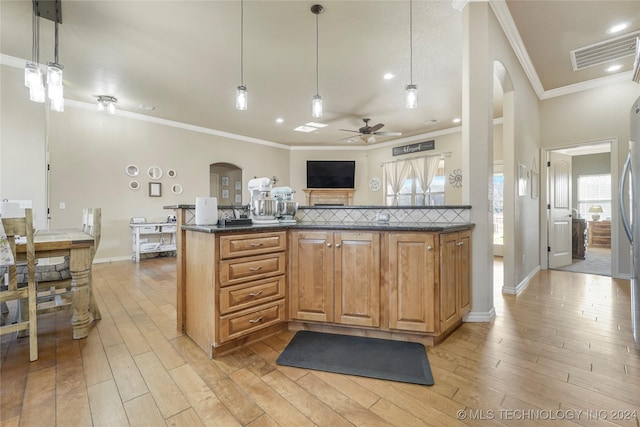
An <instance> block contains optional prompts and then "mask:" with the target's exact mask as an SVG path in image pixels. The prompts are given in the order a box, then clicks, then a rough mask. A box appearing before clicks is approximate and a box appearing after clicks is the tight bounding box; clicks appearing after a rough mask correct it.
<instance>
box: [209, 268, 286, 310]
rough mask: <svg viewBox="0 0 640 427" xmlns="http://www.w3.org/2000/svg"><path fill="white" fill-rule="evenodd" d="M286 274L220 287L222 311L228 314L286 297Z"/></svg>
mask: <svg viewBox="0 0 640 427" xmlns="http://www.w3.org/2000/svg"><path fill="white" fill-rule="evenodd" d="M284 292H285V280H284V276H277V277H273V278H269V279H262V280H256V281H253V282H249V283H244V284H242V285H234V286H227V287H224V288H222V289H220V313H221V314H228V313H231V312H232V311H237V310H241V309H245V308H249V307H253V306H256V305H258V304H264V303H267V302H270V301H273V300H276V299H280V298H284Z"/></svg>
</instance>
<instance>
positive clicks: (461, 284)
mask: <svg viewBox="0 0 640 427" xmlns="http://www.w3.org/2000/svg"><path fill="white" fill-rule="evenodd" d="M457 234H458V243H457V245H456V246H457V248H458V253H457V257H458V259H457V264H458V265H457V267H456V273H457V280H456V281H457V283H458V311H459V316H460V318H462V316H464V315H465V314H467V313H468V312H469V310H471V231H460V232H458V233H457Z"/></svg>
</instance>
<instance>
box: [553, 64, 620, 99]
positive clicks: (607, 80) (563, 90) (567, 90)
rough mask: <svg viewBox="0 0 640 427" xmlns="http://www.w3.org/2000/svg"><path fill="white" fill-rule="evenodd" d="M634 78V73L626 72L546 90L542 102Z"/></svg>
mask: <svg viewBox="0 0 640 427" xmlns="http://www.w3.org/2000/svg"><path fill="white" fill-rule="evenodd" d="M632 77H633V71H625V72H622V73H616V74H612V75H610V76H605V77H600V78H597V79H593V80H587V81H585V82H580V83H576V84H572V85H567V86H562V87H559V88H556V89H549V90H545V91H544V93H543V94H542V97H540V100H543V99H550V98H555V97H556V96H563V95H569V94H572V93H576V92H582V91H584V90H589V89H595V88H598V87H602V86H607V85H611V84H615V83H620V82H626V81H631V79H632Z"/></svg>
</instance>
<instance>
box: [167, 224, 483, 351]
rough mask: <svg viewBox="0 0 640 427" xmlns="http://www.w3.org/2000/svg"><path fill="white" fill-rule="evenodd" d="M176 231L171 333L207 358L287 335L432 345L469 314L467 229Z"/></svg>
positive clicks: (313, 226)
mask: <svg viewBox="0 0 640 427" xmlns="http://www.w3.org/2000/svg"><path fill="white" fill-rule="evenodd" d="M180 228H181V232H180V234H181V235H182V236H181V240H182V242H181V245H180V246H179V250H178V265H179V266H182V268H179V273H178V287H177V288H178V289H177V291H178V305H179V307H178V329H179V330H181V331H182V332H184V333H185V334H187V335H188V336H189V337H191V338H192V339H193V340H194V341H195V342H196V343H197V344H198V345H199V346H200V347H201V348H202V349H203V350H204V351H205V352H206V353H207V354H208V355H209V357H215V356H217V355H220V354H224V353H226V352H228V351H231V350H234V349H236V348H238V347H241V346H243V345H246V344H248V343H251V342H254V341H257V340H260V339H263V338H264V337H266V336H269V335H272V334H274V333H277V332H280V331H284V330H287V329H289V330H299V329H310V330H317V331H326V332H333V333H343V334H357V335H365V336H372V337H378V338H389V339H398V340H410V341H418V342H422V343H424V344H425V345H434V344H437V343H438V342H439V341H441V340H442V339H444V338H445V337H446V336H447V335H448V334H449V333H451V332H452V331H453V330H454V329H455V328H456V327H457V326H458V325H459V324H460V323H461V321H462V318H463V316H464V315H465V314H466V313H467V312H468V311H469V308H470V304H471V280H470V271H471V270H470V260H471V232H472V229H473V224H470V223H462V222H454V223H449V222H433V223H425V222H403V223H378V222H358V223H345V222H335V221H314V222H299V223H297V224H287V225H280V224H276V225H263V226H260V225H252V226H242V227H229V226H227V227H218V226H195V225H188V224H182V225H181V226H180ZM180 306H182V307H180Z"/></svg>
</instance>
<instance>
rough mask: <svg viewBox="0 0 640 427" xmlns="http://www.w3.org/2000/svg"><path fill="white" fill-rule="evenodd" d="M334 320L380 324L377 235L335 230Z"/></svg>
mask: <svg viewBox="0 0 640 427" xmlns="http://www.w3.org/2000/svg"><path fill="white" fill-rule="evenodd" d="M334 242H335V244H334V262H335V276H334V279H335V284H334V285H335V322H336V323H341V324H345V325H357V326H372V327H377V326H380V234H379V233H377V232H373V233H368V232H362V233H351V232H349V233H335V234H334Z"/></svg>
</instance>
